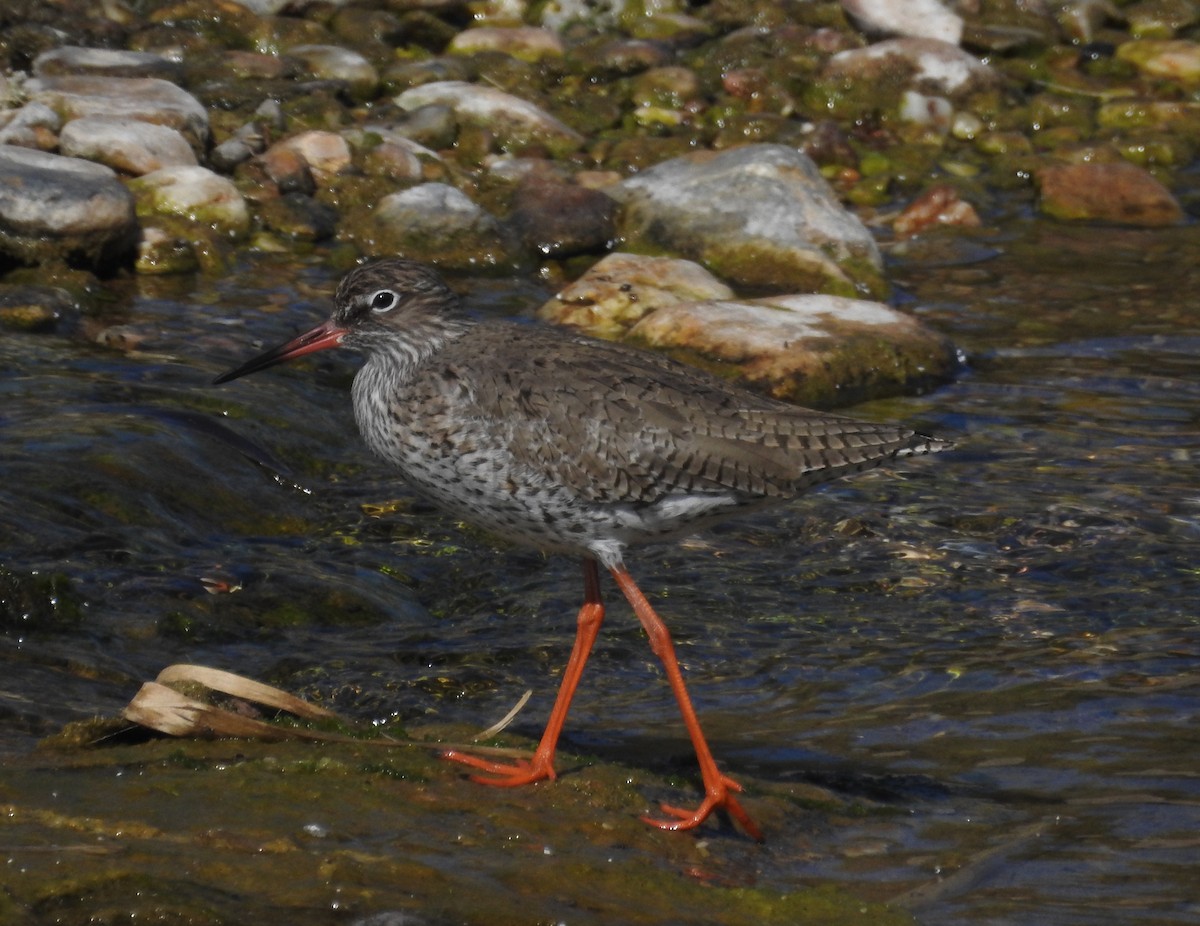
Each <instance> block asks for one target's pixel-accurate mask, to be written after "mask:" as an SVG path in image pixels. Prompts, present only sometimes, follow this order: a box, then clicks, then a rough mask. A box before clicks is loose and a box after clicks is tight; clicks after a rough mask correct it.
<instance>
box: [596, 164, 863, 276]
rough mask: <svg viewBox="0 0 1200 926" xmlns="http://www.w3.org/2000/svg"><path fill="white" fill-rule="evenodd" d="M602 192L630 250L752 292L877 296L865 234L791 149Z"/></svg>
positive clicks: (685, 167)
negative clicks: (667, 258)
mask: <svg viewBox="0 0 1200 926" xmlns="http://www.w3.org/2000/svg"><path fill="white" fill-rule="evenodd" d="M605 192H606V193H608V194H609V195H610V196H612V197H613V198H614V199H616V200H617V201H618V202H620V203H622V204H623V205H624V209H623V212H622V214H621V216H620V218H619V219H618V228H619V231H620V233H621V235H622V237H624V239H625V240H626V241H627V242H628V244H629V245H630V246H631V249H633V250H640V251H647V252H651V253H654V252H662V251H670V252H672V253H675V254H679V255H681V256H683V257H688V258H690V259H692V260H698V261H700V262H701V263H702V264H704V265H705V266H707V267H709V268H710V269H711V270H713V271H714V272H716V273H717V274H718V275H720V276H721V277H723V278H725V279H727V280H736V281H739V282H742V283H747V284H751V285H756V286H771V287H775V288H779V289H786V290H818V291H825V292H833V293H837V294H840V295H861V294H864V293H868V294H882V292H883V291H884V290H885V288H886V287H885V284H884V282H883V277H882V272H881V271H882V266H883V262H882V259H881V257H880V255H879V249H878V247H877V246H876V244H875V241H874V239H873V238H872V237H871V234H870V232H868V231H867V229H866V227H865V226H864V225H863V224H862V222H860V221H859V220H858V218H857V217H855V216H854V215H852V214H851V213H849V212H848V211H846V209H844V208H843V207H842V205H841V203H839V202H838V200H837V197H836V196H835V195H834V193H833V190H832V189H831V188H830V186H829V184H828V183H827V182H826V181H825V179H824V178H823V177H822V176H821V174H820V171H819V170H818V168H817V166H816V164H814V163H813V161H812V160H811V159H810V158H809V157H808V156H807V155H805V154H802V153H801V152H799V151H797V150H796V149H795V148H790V147H787V146H784V145H746V146H744V147H741V148H733V149H731V150H728V151H721V152H715V153H714V152H700V153H697V154H690V155H685V156H683V157H679V158H674V159H672V160H670V161H664V162H663V163H661V164H658V165H656V166H655V167H652V168H650V169H649V170H646V171H643V172H642V173H641V174H638V175H637V176H635V177H632V178H631V179H629V180H626V181H624V182H623V183H620V184H617V185H615V186H613V187H609V188H607V189H606V190H605Z"/></svg>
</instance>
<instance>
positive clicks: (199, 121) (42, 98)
mask: <svg viewBox="0 0 1200 926" xmlns="http://www.w3.org/2000/svg"><path fill="white" fill-rule="evenodd" d="M25 91H26V93H27V94H28V95H29V100H30V101H31V102H34V103H43V104H45V105H46V106H48V107H50V108H51V109H53V110H54V111H55V112H57V113H58V114H59V115H60V116H61V117H62V118H63V120H64V121H70V120H72V119H82V118H84V117H85V116H107V117H111V118H118V119H126V118H128V119H140V120H142V121H144V122H155V123H158V124H159V125H166V126H169V127H171V128H173V129H176V130H178V131H179V132H181V133H183V135H184V137H186V138H187V139H188V141H189V142H190V143H191V144H192V145H193V146H194V147H195V148H197V149H201V150H202V149H203V148H205V147H207V144H208V134H209V133H208V112H207V111H206V110H205V109H204V107H203V106H202V105H201V103H200V101H199V100H197V99H196V98H195V97H194V96H192V95H191V94H190V93H188V92H187V91H186V90H182V89H180V88H179V87H177V86H175V85H174V84H172V83H169V82H167V81H165V80H161V79H159V78H157V77H93V76H77V75H67V76H64V77H39V78H34V79H32V80H29V81H27V82H26V84H25Z"/></svg>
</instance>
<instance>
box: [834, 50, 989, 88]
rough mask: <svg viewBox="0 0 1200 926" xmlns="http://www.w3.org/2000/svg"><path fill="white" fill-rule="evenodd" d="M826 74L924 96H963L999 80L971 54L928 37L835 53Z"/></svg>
mask: <svg viewBox="0 0 1200 926" xmlns="http://www.w3.org/2000/svg"><path fill="white" fill-rule="evenodd" d="M825 74H826V76H829V77H840V78H845V79H851V80H854V81H858V82H862V83H865V84H867V85H870V83H872V82H884V83H885V84H886V85H888V86H904V87H910V88H912V89H914V90H919V91H922V92H924V93H940V94H948V95H951V96H953V97H959V96H966V95H968V94H970V93H973V92H974V91H976V90H978V89H980V88H982V87H986V86H990V85H992V84H994V83H996V82H997V81H998V75H997V74H996V72H995V71H993V70H992V69H991V68H990V67H988V66H987V65H986V64H984V63H983V62H982V61H980V60H979V59H978V58H976V57H975V56H974V55H971V54H969V53H968V52H965V51H963V50H962V49H961V48H959V47H958V46H956V45H952V44H950V43H949V42H942V41H938V40H937V39H927V38H902V39H888V40H887V41H884V42H878V43H877V44H875V45H870V46H868V47H866V48H852V49H849V50H847V51H842V52H838V53H837V54H836V55H834V56H833V57H832V58H830V59H829V63H828V64H827V65H826V68H825Z"/></svg>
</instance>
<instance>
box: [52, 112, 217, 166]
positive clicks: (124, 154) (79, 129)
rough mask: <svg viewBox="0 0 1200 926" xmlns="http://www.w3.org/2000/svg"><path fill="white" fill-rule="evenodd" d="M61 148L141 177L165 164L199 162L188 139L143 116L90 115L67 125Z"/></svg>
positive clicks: (61, 138) (72, 155)
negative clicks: (146, 119)
mask: <svg viewBox="0 0 1200 926" xmlns="http://www.w3.org/2000/svg"><path fill="white" fill-rule="evenodd" d="M58 145H59V151H61V152H62V153H63V154H65V155H69V156H70V157H76V158H83V159H84V160H87V161H97V162H99V163H101V164H106V165H108V166H109V167H111V168H113V170H119V171H121V172H122V173H126V174H133V175H134V176H141V175H142V174H148V173H150V172H151V171H154V170H159V169H161V168H163V167H182V166H188V165H193V166H194V165H195V164H196V154H195V152H194V151H192V146H191V145H189V144H188V142H187V139H186V138H184V137H183V136H182V135H180V134H179V133H178V132H177V131H175V130H174V129H172V128H168V127H167V126H165V125H155V124H154V123H151V122H142V121H141V120H139V119H110V118H106V117H103V116H87V117H85V118H83V119H73V120H72V121H70V122H68V123H67V124H66V125H65V126H63V129H62V132H61V133H60V134H59V139H58Z"/></svg>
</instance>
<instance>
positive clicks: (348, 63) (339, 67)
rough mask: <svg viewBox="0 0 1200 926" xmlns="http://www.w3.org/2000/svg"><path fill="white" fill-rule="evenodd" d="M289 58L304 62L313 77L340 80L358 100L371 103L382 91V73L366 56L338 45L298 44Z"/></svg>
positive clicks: (289, 53)
mask: <svg viewBox="0 0 1200 926" xmlns="http://www.w3.org/2000/svg"><path fill="white" fill-rule="evenodd" d="M287 54H288V55H289V57H292V58H298V59H299V60H301V61H303V62H304V64H305V66H306V67H307V68H308V69H309V71H310V72H311V73H312V75H313V76H314V77H317V78H319V79H321V80H336V81H341V82H343V83H344V84H345V85H346V89H347V90H348V92H349V94H350V96H351V97H352V98H353V99H355V100H362V101H365V100H370V99H373V98H374V96H375V93H376V91H377V90H378V89H379V72H378V71H377V70H376V69H375V66H374V65H373V64H371V62H370V61H368V60H367V59H366V58H365V57H363V56H362V55H360V54H359V53H358V52H356V51H351V50H350V49H348V48H341V47H340V46H337V45H296V46H294V47H292V48H289V49H288V50H287Z"/></svg>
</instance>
